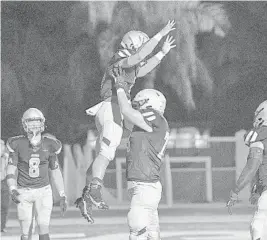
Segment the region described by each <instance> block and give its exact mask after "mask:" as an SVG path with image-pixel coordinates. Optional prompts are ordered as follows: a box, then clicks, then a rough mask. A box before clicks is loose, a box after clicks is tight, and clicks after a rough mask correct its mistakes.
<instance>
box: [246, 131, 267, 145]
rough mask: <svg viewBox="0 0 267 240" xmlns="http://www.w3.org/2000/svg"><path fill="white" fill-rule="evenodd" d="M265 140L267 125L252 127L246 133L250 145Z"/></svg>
mask: <svg viewBox="0 0 267 240" xmlns="http://www.w3.org/2000/svg"><path fill="white" fill-rule="evenodd" d="M263 141H267V127H265V126H262V127H260V128H257V129H252V130H250V131H248V132H247V133H246V134H245V144H246V145H248V146H249V145H250V144H251V143H254V142H263Z"/></svg>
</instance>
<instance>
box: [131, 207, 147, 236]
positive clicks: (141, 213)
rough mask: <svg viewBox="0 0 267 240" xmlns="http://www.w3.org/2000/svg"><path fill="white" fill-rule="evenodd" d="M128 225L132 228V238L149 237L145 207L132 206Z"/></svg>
mask: <svg viewBox="0 0 267 240" xmlns="http://www.w3.org/2000/svg"><path fill="white" fill-rule="evenodd" d="M127 220H128V225H129V228H130V240H137V239H138V240H141V239H147V236H148V231H147V225H148V224H147V223H148V219H147V214H146V211H145V210H144V209H143V208H131V209H130V211H129V213H128V216H127Z"/></svg>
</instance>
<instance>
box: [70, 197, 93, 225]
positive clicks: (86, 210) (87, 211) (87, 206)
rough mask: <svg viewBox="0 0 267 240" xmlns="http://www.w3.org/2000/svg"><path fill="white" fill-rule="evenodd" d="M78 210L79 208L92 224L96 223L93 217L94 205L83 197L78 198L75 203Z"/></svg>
mask: <svg viewBox="0 0 267 240" xmlns="http://www.w3.org/2000/svg"><path fill="white" fill-rule="evenodd" d="M74 204H75V205H76V208H79V210H80V212H81V215H82V216H83V217H84V218H85V219H86V220H87V221H88V222H89V223H91V224H93V223H94V219H93V217H92V206H93V205H92V203H90V202H88V201H87V202H86V201H85V200H84V199H83V198H82V197H80V198H78V199H77V200H76V201H75V203H74Z"/></svg>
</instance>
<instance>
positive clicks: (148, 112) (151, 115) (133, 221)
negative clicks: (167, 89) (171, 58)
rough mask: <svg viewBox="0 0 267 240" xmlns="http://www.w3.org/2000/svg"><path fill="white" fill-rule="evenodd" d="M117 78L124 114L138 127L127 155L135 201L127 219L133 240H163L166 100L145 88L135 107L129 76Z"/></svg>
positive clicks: (118, 74) (116, 74)
mask: <svg viewBox="0 0 267 240" xmlns="http://www.w3.org/2000/svg"><path fill="white" fill-rule="evenodd" d="M114 79H115V82H116V83H115V85H116V89H117V96H118V102H119V106H120V109H121V113H122V115H123V117H124V118H125V120H127V121H128V122H129V123H131V124H132V125H133V126H134V127H133V129H132V133H131V135H130V138H129V145H128V148H127V155H126V178H127V185H128V193H129V196H130V198H131V205H130V210H129V212H128V217H127V219H128V225H129V229H130V237H129V239H130V240H147V239H151V240H159V239H160V228H159V216H158V204H159V202H160V199H161V193H162V185H161V182H160V171H161V166H162V160H163V157H164V154H165V150H166V147H167V143H168V139H169V131H170V130H169V126H168V122H167V120H166V119H165V117H164V116H163V114H164V111H165V107H166V98H165V97H164V95H163V94H162V93H161V92H159V91H157V90H155V89H144V90H141V91H140V92H139V93H137V95H136V96H135V97H134V99H133V102H132V105H131V104H130V103H129V102H128V99H127V95H126V91H125V90H126V89H127V88H126V82H125V79H126V76H125V73H124V71H122V70H121V68H119V69H118V70H117V71H115V72H114ZM132 106H133V107H132Z"/></svg>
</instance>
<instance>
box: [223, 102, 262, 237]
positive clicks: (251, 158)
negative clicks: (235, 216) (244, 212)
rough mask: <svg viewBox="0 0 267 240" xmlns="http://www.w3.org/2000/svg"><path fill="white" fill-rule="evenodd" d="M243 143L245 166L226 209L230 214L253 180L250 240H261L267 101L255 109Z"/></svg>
mask: <svg viewBox="0 0 267 240" xmlns="http://www.w3.org/2000/svg"><path fill="white" fill-rule="evenodd" d="M245 143H246V145H247V146H249V154H248V158H247V164H246V166H245V167H244V169H243V171H242V173H241V175H240V176H239V179H238V180H237V183H236V185H235V188H234V189H233V190H231V193H230V197H229V201H228V202H227V207H228V208H229V210H230V212H231V207H232V206H233V205H234V204H235V203H236V202H237V200H238V193H239V192H240V191H241V190H242V189H243V188H244V187H245V186H246V185H247V184H249V183H251V182H252V181H253V180H254V186H253V187H252V195H251V202H252V203H255V204H257V210H256V212H255V213H254V216H253V220H252V222H251V225H250V230H251V231H250V232H251V239H252V240H263V230H264V226H265V224H266V223H267V100H266V101H264V102H262V103H261V104H260V105H259V106H258V108H257V109H256V111H255V116H254V123H253V129H252V130H251V131H249V132H248V134H247V135H246V136H245Z"/></svg>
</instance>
